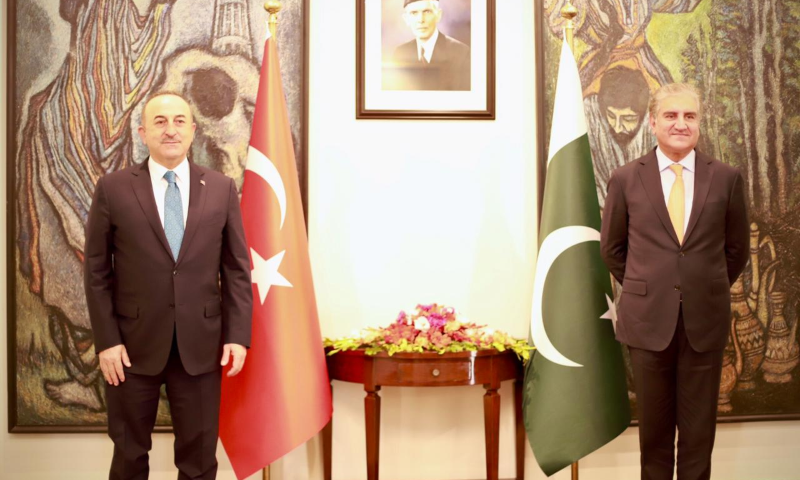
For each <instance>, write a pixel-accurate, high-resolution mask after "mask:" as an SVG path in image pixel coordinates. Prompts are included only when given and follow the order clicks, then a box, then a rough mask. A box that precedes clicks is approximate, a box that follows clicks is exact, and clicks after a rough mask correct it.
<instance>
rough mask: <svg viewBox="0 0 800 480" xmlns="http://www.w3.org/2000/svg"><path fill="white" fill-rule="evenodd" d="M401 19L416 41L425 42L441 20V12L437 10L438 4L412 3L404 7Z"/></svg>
mask: <svg viewBox="0 0 800 480" xmlns="http://www.w3.org/2000/svg"><path fill="white" fill-rule="evenodd" d="M403 19H404V20H405V21H406V25H408V27H409V28H410V29H411V31H412V32H413V33H414V36H415V37H417V40H422V41H425V40H428V39H429V38H431V36H432V35H433V33H434V32H435V31H436V25H438V24H439V20H441V19H442V11H441V10H440V9H439V2H435V1H419V2H412V3H409V4H408V5H406V8H405V13H403Z"/></svg>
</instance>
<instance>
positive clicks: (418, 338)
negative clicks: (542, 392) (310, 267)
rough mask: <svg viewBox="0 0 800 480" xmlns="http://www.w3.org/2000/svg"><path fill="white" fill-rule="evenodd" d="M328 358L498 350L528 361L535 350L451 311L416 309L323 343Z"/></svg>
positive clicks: (435, 306)
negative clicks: (347, 354) (346, 353)
mask: <svg viewBox="0 0 800 480" xmlns="http://www.w3.org/2000/svg"><path fill="white" fill-rule="evenodd" d="M323 343H324V345H325V347H326V348H327V349H328V355H333V354H335V353H337V352H341V351H347V350H357V349H359V348H363V349H364V352H365V353H366V354H367V355H375V354H377V353H379V352H386V353H387V354H389V355H390V356H391V355H394V354H395V353H398V352H438V353H439V354H444V353H448V352H465V351H475V350H487V349H495V350H499V351H501V352H503V351H505V350H512V351H513V352H514V353H516V354H517V356H518V357H519V358H520V359H521V360H523V361H527V360H528V359H529V358H530V352H531V350H533V349H534V347H532V346H530V345H528V342H527V341H526V340H523V339H518V338H513V337H511V336H509V335H508V334H506V333H503V332H500V331H497V330H493V329H491V328H488V327H486V326H483V325H476V324H474V323H471V322H469V321H468V320H467V319H466V318H465V317H463V316H459V314H458V313H457V312H456V311H455V310H454V309H453V308H451V307H446V306H442V305H438V304H436V303H433V304H430V305H417V306H416V308H415V309H414V312H412V313H408V312H405V311H401V312H400V314H399V315H398V316H397V319H396V320H395V321H394V323H392V324H391V325H389V326H388V327H383V328H366V329H363V330H361V332H359V333H358V334H357V335H355V336H353V337H347V338H341V339H338V340H331V339H329V338H326V339H325V341H324V342H323Z"/></svg>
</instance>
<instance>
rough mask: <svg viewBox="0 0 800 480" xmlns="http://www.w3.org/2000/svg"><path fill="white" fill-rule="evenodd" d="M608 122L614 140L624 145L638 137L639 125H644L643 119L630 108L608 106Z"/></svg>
mask: <svg viewBox="0 0 800 480" xmlns="http://www.w3.org/2000/svg"><path fill="white" fill-rule="evenodd" d="M606 121H607V122H608V126H609V128H611V134H612V136H613V137H614V139H615V140H616V141H617V142H619V143H621V144H623V145H624V144H627V143H628V142H630V141H631V139H632V138H633V136H634V135H636V132H637V131H638V130H639V125H641V123H642V117H641V115H639V114H638V113H636V112H635V111H633V109H632V108H630V107H612V106H608V107H606Z"/></svg>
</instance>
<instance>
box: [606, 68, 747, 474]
mask: <svg viewBox="0 0 800 480" xmlns="http://www.w3.org/2000/svg"><path fill="white" fill-rule="evenodd" d="M700 114H701V110H700V100H699V95H698V93H697V91H696V90H695V89H694V87H692V86H690V85H686V84H670V85H665V86H663V87H661V88H660V89H659V90H658V91H657V92H656V93H655V94H654V95H653V97H652V98H651V100H650V127H651V129H652V130H653V133H654V134H655V136H656V138H657V140H658V147H657V148H656V149H655V150H653V151H651V152H650V153H648V154H647V155H645V156H643V157H641V158H639V159H637V160H634V161H633V162H631V163H629V164H627V165H625V166H623V167H620V168H618V169H617V170H615V171H614V173H613V175H612V176H611V179H610V180H609V182H608V195H607V197H606V202H605V208H604V211H603V226H602V232H601V241H600V244H601V251H602V255H603V259H604V260H605V262H606V264H607V265H608V268H609V270H610V271H611V273H612V274H613V275H614V277H615V278H616V279H617V280H618V281H619V282H620V283H622V296H621V299H620V303H619V313H618V321H617V328H616V332H617V339H618V340H619V341H620V342H622V343H624V344H626V345H628V347H629V349H630V354H631V363H632V366H633V373H634V383H635V388H636V400H637V409H638V417H639V444H640V448H641V465H642V479H648V480H668V479H669V480H671V479H672V478H673V473H674V470H675V429H676V427H677V430H678V455H677V457H678V458H677V472H678V479H679V480H697V479H708V478H710V476H711V451H712V449H713V446H714V436H715V431H716V405H717V396H718V394H719V382H720V373H721V370H722V351H723V348H724V347H725V342H726V339H727V335H728V331H729V329H730V315H731V305H730V291H729V290H730V286H731V284H732V283H733V282H734V281H735V280H736V278H737V277H738V276H739V274H740V273H741V272H742V270H743V269H744V266H745V264H746V263H747V258H748V236H749V230H748V224H747V212H746V206H745V197H744V180H743V179H742V176H741V174H740V173H739V172H738V171H737V170H736V169H735V168H733V167H731V166H729V165H726V164H724V163H721V162H719V161H717V160H714V159H713V158H711V157H708V156H706V155H704V154H703V153H701V152H698V151H697V150H695V146H696V145H697V140H698V138H699V136H700V132H699V126H700Z"/></svg>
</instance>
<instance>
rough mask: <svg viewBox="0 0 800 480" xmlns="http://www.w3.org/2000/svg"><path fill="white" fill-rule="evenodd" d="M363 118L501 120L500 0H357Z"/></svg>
mask: <svg viewBox="0 0 800 480" xmlns="http://www.w3.org/2000/svg"><path fill="white" fill-rule="evenodd" d="M356 28H357V37H356V118H359V119H369V118H371V119H451V120H456V119H464V120H471V119H472V120H493V119H494V118H495V91H494V88H495V0H438V1H436V0H416V1H412V0H356Z"/></svg>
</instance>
